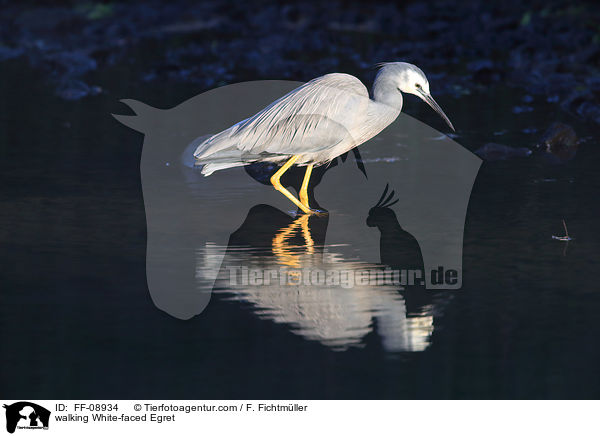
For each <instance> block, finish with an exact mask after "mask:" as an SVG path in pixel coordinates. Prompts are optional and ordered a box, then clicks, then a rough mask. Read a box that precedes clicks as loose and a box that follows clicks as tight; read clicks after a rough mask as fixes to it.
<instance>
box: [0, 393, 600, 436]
mask: <svg viewBox="0 0 600 436" xmlns="http://www.w3.org/2000/svg"><path fill="white" fill-rule="evenodd" d="M2 404H3V405H4V413H2V414H1V415H2V419H1V421H2V426H3V427H5V429H6V430H7V431H8V432H9V433H15V434H18V435H20V436H26V435H28V434H35V435H39V434H40V433H31V432H32V431H33V430H45V431H44V432H43V433H42V434H43V435H44V436H50V435H53V434H56V435H82V434H85V435H103V436H104V435H106V434H107V433H106V432H117V431H118V432H119V434H134V433H133V432H135V434H140V433H139V432H143V433H141V434H144V435H164V434H165V431H168V432H169V434H188V433H189V434H192V433H193V434H201V433H202V432H204V431H213V430H215V431H218V434H235V433H233V432H240V434H242V432H243V434H247V433H250V434H255V433H256V434H261V435H271V434H273V435H282V434H285V435H286V436H288V435H304V436H306V434H307V432H312V433H313V434H327V433H325V432H332V433H333V434H383V433H390V432H399V431H402V433H405V434H407V433H408V434H414V433H418V434H432V435H433V434H435V435H440V434H443V435H445V434H460V435H477V436H480V435H482V434H485V435H502V436H506V434H516V435H521V434H541V433H542V432H543V433H544V434H546V435H547V434H550V435H553V434H556V435H559V434H560V435H561V436H564V435H565V434H574V433H575V434H576V433H578V432H581V433H582V434H587V433H588V432H589V431H590V430H592V429H597V422H596V420H595V419H594V416H595V415H596V412H597V410H598V406H599V401H512V402H511V401H298V400H290V401H263V400H239V401H212V400H194V401H169V400H165V401H147V400H137V401H119V400H107V401H45V400H39V401H38V400H31V401H30V400H2ZM11 430H12V431H11ZM2 431H4V429H3V430H2ZM594 431H595V430H592V432H594ZM129 432H132V433H129ZM173 432H175V433H173ZM210 434H212V433H210Z"/></svg>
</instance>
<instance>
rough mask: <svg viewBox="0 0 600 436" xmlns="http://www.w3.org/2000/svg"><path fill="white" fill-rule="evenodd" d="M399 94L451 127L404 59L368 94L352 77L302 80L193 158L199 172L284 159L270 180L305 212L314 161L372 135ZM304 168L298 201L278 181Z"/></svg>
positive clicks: (387, 119)
mask: <svg viewBox="0 0 600 436" xmlns="http://www.w3.org/2000/svg"><path fill="white" fill-rule="evenodd" d="M402 92H405V93H408V94H414V95H416V96H417V97H419V98H420V99H422V100H423V101H425V102H426V103H427V104H429V105H430V106H431V107H432V108H433V109H434V110H435V111H436V112H437V113H438V114H439V115H440V116H441V117H442V118H443V119H444V120H445V121H446V123H448V125H449V126H450V128H451V129H452V130H454V127H453V126H452V123H451V122H450V120H449V119H448V117H447V116H446V114H445V113H444V112H443V111H442V109H441V108H440V106H439V105H438V104H437V103H436V102H435V100H434V99H433V97H431V94H430V92H429V82H428V81H427V77H425V74H424V73H423V71H421V70H420V69H419V68H418V67H416V66H415V65H412V64H409V63H405V62H389V63H384V64H381V69H380V70H379V72H378V73H377V76H376V77H375V82H374V84H373V99H371V98H369V93H368V91H367V88H366V87H365V85H363V83H362V82H361V81H360V80H359V79H357V78H356V77H354V76H351V75H349V74H343V73H332V74H327V75H325V76H321V77H317V78H316V79H313V80H311V81H310V82H307V83H306V84H304V85H302V86H300V87H298V88H296V89H294V90H293V91H291V92H289V93H288V94H286V95H285V96H283V97H281V98H280V99H279V100H276V101H275V102H273V103H271V104H270V105H269V106H267V107H266V108H264V109H263V110H261V111H260V112H258V113H257V114H256V115H254V116H252V117H250V118H248V119H246V120H243V121H240V122H239V123H237V124H235V125H233V126H231V127H230V128H228V129H226V130H224V131H222V132H220V133H217V134H216V135H213V136H211V137H210V138H208V139H206V140H204V141H202V142H201V143H200V144H199V145H198V147H197V148H196V151H195V152H194V157H195V158H196V164H197V165H204V166H203V168H202V174H204V175H206V176H208V175H210V174H212V173H213V172H214V171H218V170H222V169H225V168H231V167H236V166H242V165H246V164H249V163H253V162H273V163H283V166H282V167H281V168H280V169H279V170H278V171H277V172H275V174H273V176H272V177H271V183H272V184H273V186H274V187H275V189H277V190H278V191H280V192H281V193H282V194H283V195H285V196H286V197H287V198H289V199H290V200H291V201H292V202H293V203H294V204H295V205H296V206H298V207H299V208H300V209H301V210H302V211H303V212H305V213H314V212H316V211H314V210H311V209H310V206H309V204H308V194H307V188H308V182H309V180H310V176H311V172H312V169H313V167H314V166H319V165H323V164H326V163H329V162H331V161H332V160H333V159H335V158H336V157H337V156H339V155H341V154H343V153H345V152H347V151H349V150H351V149H352V148H354V147H357V146H358V145H360V144H362V143H364V142H366V141H368V140H369V139H371V138H373V137H374V136H375V135H377V134H378V133H379V132H381V131H382V130H383V129H384V128H385V127H387V126H388V125H390V124H391V123H392V122H393V121H394V120H395V119H396V118H397V117H398V115H399V114H400V111H401V110H402V102H403V98H402ZM294 164H295V165H299V166H306V173H305V175H304V180H303V182H302V185H301V188H300V192H299V197H300V198H299V199H297V198H296V197H294V195H293V194H292V193H290V192H289V191H288V190H287V189H286V188H285V187H284V186H283V185H282V184H281V183H280V178H281V176H282V175H283V173H285V172H286V171H287V170H288V169H289V168H290V167H291V166H292V165H294Z"/></svg>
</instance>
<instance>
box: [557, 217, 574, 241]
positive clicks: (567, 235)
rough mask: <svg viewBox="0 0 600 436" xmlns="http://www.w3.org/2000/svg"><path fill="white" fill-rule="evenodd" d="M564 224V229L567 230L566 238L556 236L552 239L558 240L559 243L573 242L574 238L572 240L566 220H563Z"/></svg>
mask: <svg viewBox="0 0 600 436" xmlns="http://www.w3.org/2000/svg"><path fill="white" fill-rule="evenodd" d="M562 223H563V227H564V228H565V236H554V235H552V239H556V240H558V241H571V240H572V239H573V238H571V237H570V236H569V230H567V223H565V220H564V219H563V220H562Z"/></svg>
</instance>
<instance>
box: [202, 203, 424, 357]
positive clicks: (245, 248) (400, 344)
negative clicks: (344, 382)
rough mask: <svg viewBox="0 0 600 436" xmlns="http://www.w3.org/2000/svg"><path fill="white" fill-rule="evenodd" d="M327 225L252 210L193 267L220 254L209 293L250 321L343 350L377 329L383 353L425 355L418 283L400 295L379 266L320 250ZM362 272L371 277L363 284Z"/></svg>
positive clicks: (322, 221) (329, 249) (265, 209)
mask: <svg viewBox="0 0 600 436" xmlns="http://www.w3.org/2000/svg"><path fill="white" fill-rule="evenodd" d="M327 221H328V218H327V217H321V216H309V215H303V216H301V217H298V218H295V219H294V218H291V217H290V216H289V215H288V214H286V213H284V212H282V211H280V210H278V209H276V208H273V207H271V206H268V205H258V206H255V207H253V208H252V209H251V210H250V211H249V213H248V215H247V217H246V220H245V221H244V223H243V224H242V226H241V227H240V228H239V229H237V230H236V231H235V232H233V233H232V234H231V237H230V239H229V244H228V246H227V247H217V246H214V245H213V246H211V245H207V246H205V247H202V248H201V249H199V250H198V256H199V259H198V264H199V265H209V264H211V261H210V259H211V258H215V257H219V254H221V252H224V257H223V260H222V262H221V267H220V271H219V274H218V277H217V280H216V282H215V287H214V290H213V292H214V293H216V294H217V295H219V296H223V297H225V298H226V299H228V300H233V301H240V302H244V303H250V305H251V310H252V311H253V312H254V313H255V314H256V315H257V316H259V317H261V318H263V319H265V320H269V321H272V322H275V323H279V324H284V325H286V326H288V327H289V328H290V330H291V331H292V332H294V333H296V334H298V335H301V336H303V337H305V338H306V339H309V340H316V341H319V342H321V343H322V344H324V345H326V346H329V347H332V348H333V349H336V350H343V349H346V348H348V347H350V346H359V345H361V344H362V342H363V339H364V337H365V336H366V335H367V334H369V333H371V332H373V331H375V330H376V331H377V333H378V334H379V336H380V338H381V342H382V345H383V347H384V348H385V350H386V351H390V352H400V351H422V350H424V349H425V348H426V347H427V346H428V344H429V338H430V335H431V332H432V331H433V314H434V299H433V297H432V295H431V294H429V293H428V291H426V290H425V289H424V288H423V287H421V286H416V287H418V288H419V289H418V290H417V289H412V292H411V293H408V292H404V291H407V288H406V287H400V289H399V287H398V286H395V285H394V283H393V281H386V280H385V278H384V274H385V269H384V266H383V265H381V264H371V263H368V262H363V261H360V260H359V259H346V258H344V255H343V254H341V253H340V252H339V251H338V250H336V248H337V247H335V246H327V245H324V240H325V234H326V232H327ZM401 250H402V247H399V251H401ZM206 272H207V269H206V268H202V269H200V270H199V271H198V272H197V273H198V274H199V275H200V276H201V275H202V274H204V273H206ZM364 273H367V274H370V279H369V280H368V281H366V282H365V283H362V282H360V280H359V279H358V277H359V276H360V275H361V274H364ZM378 273H379V276H376V275H375V274H378ZM396 280H397V278H396ZM407 307H410V309H407Z"/></svg>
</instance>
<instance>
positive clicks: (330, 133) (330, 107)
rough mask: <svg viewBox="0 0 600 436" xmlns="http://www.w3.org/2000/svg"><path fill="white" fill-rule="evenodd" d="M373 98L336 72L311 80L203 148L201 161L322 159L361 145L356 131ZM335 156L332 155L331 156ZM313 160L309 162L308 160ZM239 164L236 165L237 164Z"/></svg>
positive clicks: (199, 151)
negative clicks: (320, 156) (335, 149)
mask: <svg viewBox="0 0 600 436" xmlns="http://www.w3.org/2000/svg"><path fill="white" fill-rule="evenodd" d="M369 101H370V100H369V94H368V92H367V89H366V87H365V86H364V85H363V84H362V82H361V81H360V80H358V79H357V78H356V77H354V76H351V75H348V74H341V73H333V74H327V75H325V76H322V77H318V78H316V79H313V80H311V81H310V82H308V83H306V84H304V85H302V86H300V87H298V88H296V89H295V90H293V91H291V92H289V93H288V94H286V95H285V96H283V97H281V98H280V99H279V100H276V101H275V102H273V103H272V104H270V105H269V106H267V107H266V108H265V109H263V110H261V111H260V112H258V113H257V114H256V115H254V116H252V117H250V118H248V119H246V120H243V121H240V122H239V123H237V124H235V125H234V126H232V127H230V128H229V129H227V130H225V131H223V132H221V133H218V134H216V135H214V136H212V137H211V138H209V139H208V140H206V141H205V142H204V143H202V144H200V145H199V146H198V148H197V150H196V152H195V153H194V156H195V157H196V158H197V159H198V160H199V161H200V162H205V163H208V162H211V161H212V160H213V159H218V160H219V161H221V162H223V157H224V156H228V157H231V158H233V159H235V157H234V156H233V155H236V152H235V149H237V150H238V152H237V153H239V152H241V153H239V155H237V156H238V158H240V159H246V160H248V159H250V160H251V159H256V157H257V156H259V155H260V156H264V155H265V154H267V155H281V156H290V155H298V154H299V155H306V154H308V153H316V154H322V153H323V151H325V150H329V149H331V148H333V147H336V146H339V145H340V144H342V143H343V144H344V145H345V146H346V147H347V149H350V148H352V147H353V146H356V145H358V144H354V142H355V141H356V138H355V136H356V135H355V134H354V132H353V129H356V126H357V125H358V126H360V122H361V121H363V118H364V117H365V116H366V114H367V108H368V105H369ZM329 154H331V153H329ZM307 158H308V157H307ZM232 163H233V162H232Z"/></svg>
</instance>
